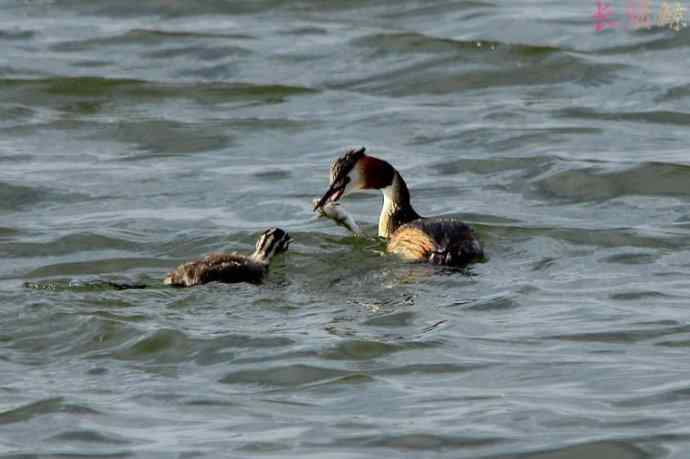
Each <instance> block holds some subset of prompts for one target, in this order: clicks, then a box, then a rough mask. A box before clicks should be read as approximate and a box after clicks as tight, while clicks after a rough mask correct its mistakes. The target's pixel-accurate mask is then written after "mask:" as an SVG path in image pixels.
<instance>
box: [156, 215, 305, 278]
mask: <svg viewBox="0 0 690 459" xmlns="http://www.w3.org/2000/svg"><path fill="white" fill-rule="evenodd" d="M290 242H292V239H290V236H289V235H288V233H287V232H285V231H283V230H282V229H280V228H269V229H267V230H266V231H264V233H263V234H262V235H261V237H260V238H259V240H258V241H257V242H256V250H254V253H252V254H251V255H248V256H245V255H239V254H237V253H236V252H233V253H212V254H210V255H207V256H206V257H204V258H202V259H201V260H195V261H190V262H187V263H183V264H181V265H180V266H178V267H177V269H175V271H173V272H171V273H170V274H168V275H167V276H166V277H165V279H163V283H164V284H166V285H174V286H177V287H192V286H195V285H200V284H205V283H207V282H214V281H215V282H225V283H234V282H250V283H252V284H258V283H260V282H261V281H262V280H263V278H264V276H265V275H266V274H267V273H268V265H269V263H270V262H271V258H273V256H275V255H278V254H279V253H282V252H285V251H286V250H287V249H288V246H289V245H290Z"/></svg>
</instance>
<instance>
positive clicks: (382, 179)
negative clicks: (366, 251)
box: [314, 148, 484, 266]
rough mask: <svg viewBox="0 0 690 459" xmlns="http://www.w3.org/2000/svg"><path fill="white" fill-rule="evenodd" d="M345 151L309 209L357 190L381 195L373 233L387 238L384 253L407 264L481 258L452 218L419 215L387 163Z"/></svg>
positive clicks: (473, 241) (479, 249)
mask: <svg viewBox="0 0 690 459" xmlns="http://www.w3.org/2000/svg"><path fill="white" fill-rule="evenodd" d="M364 151H365V148H360V149H358V150H350V151H348V152H347V153H346V154H345V155H343V156H341V157H340V158H338V159H337V160H336V161H335V162H334V163H333V164H332V165H331V171H330V172H331V173H330V186H329V187H328V190H327V191H326V193H325V194H324V195H323V196H322V197H321V199H320V200H319V201H318V202H317V203H316V205H315V206H314V210H316V209H319V208H321V207H323V206H324V205H326V204H327V203H330V202H337V201H338V200H339V199H340V198H341V197H343V196H346V195H348V194H350V193H354V192H357V191H360V190H370V189H378V190H381V192H382V193H383V207H382V209H381V215H380V217H379V229H378V234H379V236H381V237H384V238H387V239H389V241H388V248H387V249H388V251H389V252H391V253H396V254H398V255H400V256H401V257H402V258H404V259H406V260H409V261H428V262H431V263H434V264H442V265H451V266H461V265H465V264H467V263H469V262H472V261H476V260H480V259H482V258H483V257H484V252H483V250H482V246H481V244H480V243H479V239H477V236H476V235H475V234H474V231H472V229H471V228H470V227H469V226H467V225H466V224H464V223H463V222H461V221H459V220H456V219H453V218H443V217H434V218H425V217H421V216H420V215H419V214H418V213H417V212H415V210H414V209H413V208H412V205H411V204H410V192H409V190H408V188H407V184H406V183H405V181H404V180H403V178H402V176H401V175H400V173H399V172H398V171H397V170H396V169H395V168H394V167H393V166H391V165H390V164H389V163H387V162H386V161H383V160H381V159H378V158H375V157H373V156H368V155H366V154H364Z"/></svg>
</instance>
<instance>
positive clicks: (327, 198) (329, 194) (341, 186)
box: [313, 177, 348, 212]
mask: <svg viewBox="0 0 690 459" xmlns="http://www.w3.org/2000/svg"><path fill="white" fill-rule="evenodd" d="M346 179H347V177H346ZM347 182H348V180H340V181H338V182H334V183H331V186H329V187H328V191H326V193H324V195H323V196H321V199H319V201H318V202H317V203H316V204H315V205H314V209H313V210H314V212H316V211H317V210H318V209H320V208H321V207H323V206H324V205H325V204H326V203H327V202H336V201H338V200H339V199H340V198H341V197H342V196H343V193H344V192H345V187H346V186H347Z"/></svg>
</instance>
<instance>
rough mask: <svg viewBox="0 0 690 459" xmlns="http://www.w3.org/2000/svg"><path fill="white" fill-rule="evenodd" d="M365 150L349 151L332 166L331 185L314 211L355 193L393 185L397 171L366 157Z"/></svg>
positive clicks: (381, 161)
mask: <svg viewBox="0 0 690 459" xmlns="http://www.w3.org/2000/svg"><path fill="white" fill-rule="evenodd" d="M365 150H366V149H365V148H364V147H362V148H359V149H356V150H349V151H348V152H347V153H345V154H344V155H343V156H341V157H340V158H338V159H336V160H335V161H334V162H333V163H332V164H331V177H330V178H331V180H330V185H329V187H328V190H327V191H326V193H325V194H324V195H323V196H322V197H321V199H319V201H318V202H317V203H316V205H315V206H314V210H317V209H319V208H320V207H322V206H324V205H325V204H326V203H327V202H336V201H338V200H339V199H340V198H341V197H343V196H346V195H348V194H350V193H353V192H355V191H359V190H371V189H382V188H386V187H387V186H389V185H391V184H392V183H393V178H394V175H395V169H393V167H392V166H391V165H390V164H388V163H387V162H386V161H383V160H381V159H378V158H374V157H373V156H368V155H365V154H364V151H365Z"/></svg>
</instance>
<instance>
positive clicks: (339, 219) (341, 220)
mask: <svg viewBox="0 0 690 459" xmlns="http://www.w3.org/2000/svg"><path fill="white" fill-rule="evenodd" d="M317 202H319V200H318V199H314V201H313V204H314V205H316V203H317ZM318 210H319V215H320V216H322V217H326V218H329V219H331V220H333V221H334V222H336V223H337V224H338V225H341V226H344V227H345V228H347V229H349V230H350V231H352V232H353V233H354V234H355V235H356V236H361V235H362V234H363V233H362V230H361V229H360V228H359V226H358V225H357V222H355V219H354V218H352V216H351V215H350V214H348V213H347V211H346V210H345V209H343V208H342V207H340V204H339V203H337V202H328V203H326V204H324V205H323V206H321V207H319V209H318Z"/></svg>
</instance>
